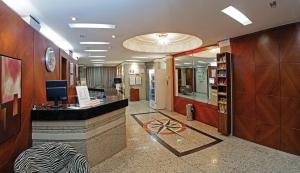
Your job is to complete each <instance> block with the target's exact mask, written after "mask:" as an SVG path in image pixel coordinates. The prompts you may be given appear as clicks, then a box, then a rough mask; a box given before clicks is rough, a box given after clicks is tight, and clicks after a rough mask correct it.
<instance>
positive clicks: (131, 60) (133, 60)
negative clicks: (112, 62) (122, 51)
mask: <svg viewBox="0 0 300 173" xmlns="http://www.w3.org/2000/svg"><path fill="white" fill-rule="evenodd" d="M126 61H127V62H140V60H137V59H128V60H126Z"/></svg>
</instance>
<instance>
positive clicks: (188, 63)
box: [183, 62, 192, 65]
mask: <svg viewBox="0 0 300 173" xmlns="http://www.w3.org/2000/svg"><path fill="white" fill-rule="evenodd" d="M183 64H185V65H190V64H192V63H190V62H185V63H183Z"/></svg>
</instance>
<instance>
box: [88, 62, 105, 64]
mask: <svg viewBox="0 0 300 173" xmlns="http://www.w3.org/2000/svg"><path fill="white" fill-rule="evenodd" d="M91 63H93V64H103V63H104V62H91Z"/></svg>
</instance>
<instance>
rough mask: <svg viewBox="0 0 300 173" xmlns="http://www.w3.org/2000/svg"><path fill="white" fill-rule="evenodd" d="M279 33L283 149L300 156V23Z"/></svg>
mask: <svg viewBox="0 0 300 173" xmlns="http://www.w3.org/2000/svg"><path fill="white" fill-rule="evenodd" d="M279 32H280V34H279V39H280V44H279V45H280V50H279V51H280V62H281V64H280V67H281V73H280V75H281V76H280V82H281V149H282V150H283V151H287V152H290V153H294V154H298V155H300V111H299V106H300V23H297V24H294V25H291V26H289V27H288V28H280V30H279Z"/></svg>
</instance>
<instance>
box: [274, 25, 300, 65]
mask: <svg viewBox="0 0 300 173" xmlns="http://www.w3.org/2000/svg"><path fill="white" fill-rule="evenodd" d="M279 30H280V31H279V32H280V34H279V38H280V43H279V44H280V61H281V62H283V63H300V34H299V33H300V23H297V24H295V25H291V26H289V28H288V29H287V28H285V27H283V28H280V29H279Z"/></svg>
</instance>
